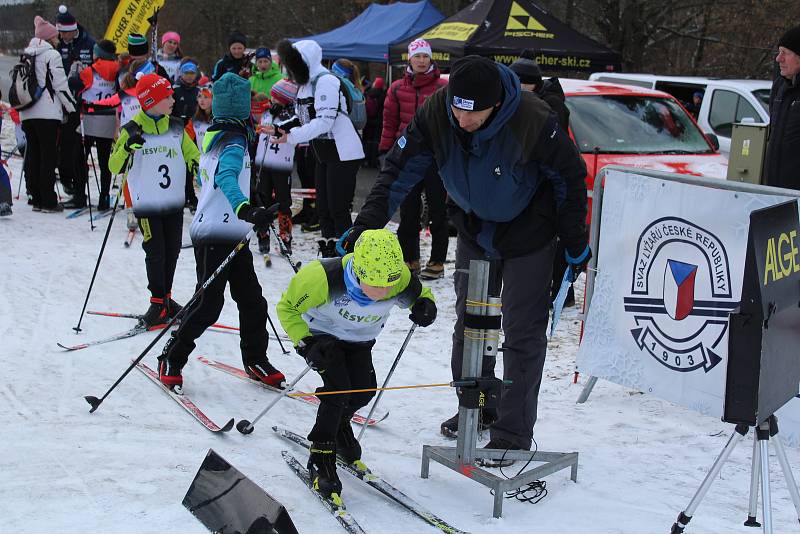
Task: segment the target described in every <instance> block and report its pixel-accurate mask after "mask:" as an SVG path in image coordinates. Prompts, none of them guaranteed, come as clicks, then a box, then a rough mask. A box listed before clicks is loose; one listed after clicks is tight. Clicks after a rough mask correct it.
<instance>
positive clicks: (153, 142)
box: [109, 73, 200, 327]
mask: <svg viewBox="0 0 800 534" xmlns="http://www.w3.org/2000/svg"><path fill="white" fill-rule="evenodd" d="M136 94H137V98H138V99H139V104H140V105H141V106H142V110H141V111H140V112H139V113H137V114H136V115H135V116H134V117H133V120H131V121H130V122H129V123H128V124H126V125H124V126H123V127H122V129H121V130H120V134H119V138H118V139H117V142H116V144H115V145H114V151H113V153H112V155H111V161H110V164H109V167H110V169H111V172H120V171H122V170H123V168H124V167H126V163H129V165H128V166H127V167H128V170H127V171H126V172H127V184H128V187H129V190H130V196H131V201H132V203H133V211H134V213H135V214H136V217H137V218H138V219H139V228H140V229H141V231H142V238H143V242H142V248H143V249H144V251H145V265H146V267H147V288H148V289H149V290H150V308H149V309H148V310H147V312H146V313H145V314H144V316H143V317H142V323H143V324H145V325H146V326H148V327H152V326H156V325H160V324H164V323H166V322H168V321H169V320H170V319H171V318H172V317H174V316H175V315H176V314H177V313H178V312H179V311H180V309H181V307H180V306H179V305H178V304H177V303H176V302H175V301H174V300H172V281H173V279H174V277H175V267H176V265H177V263H178V255H179V254H180V250H181V234H182V230H183V206H184V204H185V202H186V194H185V188H186V169H187V168H189V169H193V168H195V167H197V164H198V159H199V157H200V153H199V151H198V150H197V146H195V144H194V141H192V140H191V138H190V137H189V135H188V134H187V133H186V132H185V131H184V129H183V122H182V121H180V120H179V119H174V118H171V117H170V116H169V113H170V111H171V110H172V105H173V99H172V85H171V84H170V83H169V81H168V80H167V79H166V78H163V77H161V76H159V75H157V74H154V73H151V74H146V75H144V76H141V77H140V79H139V81H138V82H137V83H136Z"/></svg>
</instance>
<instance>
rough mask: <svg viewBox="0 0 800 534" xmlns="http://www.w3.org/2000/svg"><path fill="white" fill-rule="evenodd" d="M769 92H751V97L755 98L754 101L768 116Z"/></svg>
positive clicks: (765, 90)
mask: <svg viewBox="0 0 800 534" xmlns="http://www.w3.org/2000/svg"><path fill="white" fill-rule="evenodd" d="M769 92H770V90H769V89H756V90H755V91H753V96H755V97H756V100H758V103H759V104H761V106H762V107H763V108H764V110H765V111H766V112H767V115H769Z"/></svg>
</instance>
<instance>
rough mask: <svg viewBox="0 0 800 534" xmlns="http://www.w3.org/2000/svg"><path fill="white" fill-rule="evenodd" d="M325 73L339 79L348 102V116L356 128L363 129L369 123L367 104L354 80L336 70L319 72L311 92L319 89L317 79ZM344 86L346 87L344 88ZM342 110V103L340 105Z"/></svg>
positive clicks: (313, 81)
mask: <svg viewBox="0 0 800 534" xmlns="http://www.w3.org/2000/svg"><path fill="white" fill-rule="evenodd" d="M324 74H330V75H331V76H336V78H338V80H339V91H340V92H341V93H342V94H344V99H345V102H346V103H347V116H348V118H349V119H350V122H352V123H353V126H355V128H356V130H363V129H364V126H366V125H367V104H366V101H365V99H364V94H363V93H362V92H361V91H359V90H358V89H356V86H355V85H353V82H351V81H350V80H348V79H347V78H344V77H342V76H339V75H338V74H336V73H335V72H323V73H321V74H318V75H317V76H315V77H314V79H313V80H311V94H312V95H313V94H314V93H316V91H317V80H319V78H320V76H322V75H324ZM342 88H344V89H342ZM339 108H340V110H341V104H340V105H339Z"/></svg>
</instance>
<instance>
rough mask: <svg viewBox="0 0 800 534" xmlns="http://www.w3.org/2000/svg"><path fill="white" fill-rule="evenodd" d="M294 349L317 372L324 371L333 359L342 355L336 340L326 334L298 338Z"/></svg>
mask: <svg viewBox="0 0 800 534" xmlns="http://www.w3.org/2000/svg"><path fill="white" fill-rule="evenodd" d="M295 350H296V351H297V353H298V354H300V356H302V357H303V358H305V360H306V363H307V364H308V365H310V366H311V368H312V369H314V370H315V371H317V372H323V371H325V369H326V368H327V367H328V366H329V365H330V364H331V363H332V362H333V361H335V360H336V359H337V358H338V357H339V356H340V355H342V350H341V348H339V346H338V340H337V339H336V338H335V337H333V336H330V335H327V334H318V335H316V336H306V337H304V338H303V339H302V340H300V343H298V344H297V347H295Z"/></svg>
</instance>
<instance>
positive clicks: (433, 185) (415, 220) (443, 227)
mask: <svg viewBox="0 0 800 534" xmlns="http://www.w3.org/2000/svg"><path fill="white" fill-rule="evenodd" d="M423 189H424V190H425V196H426V198H427V200H428V221H429V222H430V226H429V227H430V229H431V241H432V243H431V261H432V262H437V263H444V261H445V260H446V259H447V244H448V240H449V238H450V234H449V231H448V228H447V211H446V209H445V201H446V200H447V191H445V189H444V184H443V183H442V179H441V177H440V176H439V171H438V167H437V166H436V165H431V166H430V168H429V169H428V171H427V172H426V173H425V179H424V180H423V181H421V182H420V183H418V184H417V185H416V186H414V188H413V189H412V190H411V191H410V192H409V193H408V195H407V196H406V198H405V200H403V202H402V204H400V225H399V226H398V227H397V239H398V241H400V248H402V249H403V259H404V260H405V261H419V259H420V258H419V256H420V254H419V232H420V230H421V229H422V228H421V227H420V222H421V221H420V208H421V204H422V200H421V195H422V190H423Z"/></svg>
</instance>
